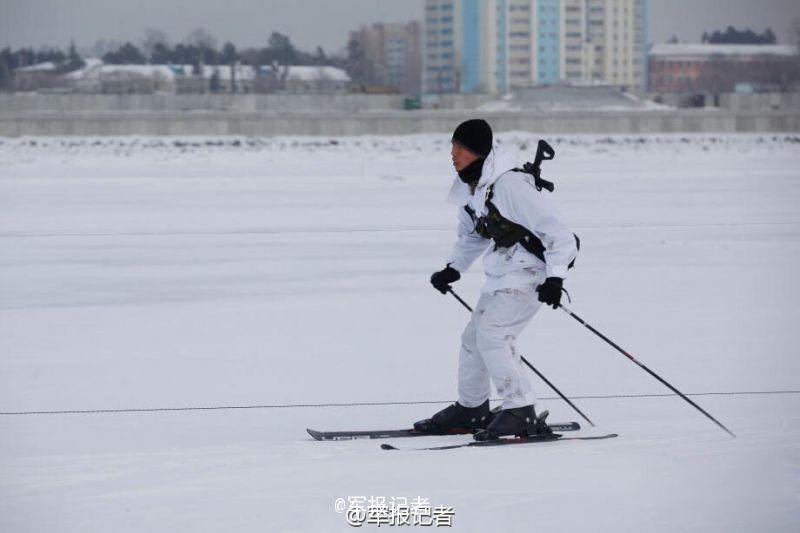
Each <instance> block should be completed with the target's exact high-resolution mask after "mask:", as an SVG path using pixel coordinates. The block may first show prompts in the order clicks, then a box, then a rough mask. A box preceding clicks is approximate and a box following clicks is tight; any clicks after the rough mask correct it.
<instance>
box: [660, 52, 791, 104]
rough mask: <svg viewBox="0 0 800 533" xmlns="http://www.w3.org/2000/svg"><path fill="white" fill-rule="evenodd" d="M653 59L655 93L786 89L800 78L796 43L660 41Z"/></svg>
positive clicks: (718, 92)
mask: <svg viewBox="0 0 800 533" xmlns="http://www.w3.org/2000/svg"><path fill="white" fill-rule="evenodd" d="M649 59H650V82H649V85H650V91H651V92H653V93H678V94H704V93H705V94H708V93H711V94H720V93H729V92H734V91H735V90H736V89H737V86H739V87H742V86H747V87H749V88H750V89H749V90H758V91H785V90H787V89H789V88H790V87H791V86H792V85H793V84H796V83H798V80H800V57H799V56H798V50H797V47H795V46H788V45H743V44H657V45H654V46H653V47H652V49H651V50H650V54H649Z"/></svg>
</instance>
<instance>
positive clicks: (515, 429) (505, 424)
mask: <svg viewBox="0 0 800 533" xmlns="http://www.w3.org/2000/svg"><path fill="white" fill-rule="evenodd" d="M549 414H550V413H549V412H548V411H542V414H540V415H539V416H538V417H537V416H536V409H534V407H533V406H532V405H526V406H525V407H516V408H514V409H503V410H502V411H500V412H499V413H498V414H497V415H495V416H494V417H492V421H491V422H490V423H489V425H488V426H486V429H482V430H480V431H476V432H475V437H474V438H475V440H477V441H486V440H495V439H499V438H500V437H507V436H510V435H513V436H516V437H521V438H524V439H525V438H529V437H537V438H541V437H549V436H550V435H552V434H553V430H552V429H550V426H548V425H547V416H548V415H549Z"/></svg>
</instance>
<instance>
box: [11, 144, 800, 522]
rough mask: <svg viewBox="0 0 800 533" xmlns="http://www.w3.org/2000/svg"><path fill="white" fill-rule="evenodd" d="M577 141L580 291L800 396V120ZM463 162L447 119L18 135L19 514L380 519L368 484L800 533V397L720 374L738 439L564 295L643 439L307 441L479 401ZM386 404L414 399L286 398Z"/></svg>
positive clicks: (568, 338) (693, 358)
mask: <svg viewBox="0 0 800 533" xmlns="http://www.w3.org/2000/svg"><path fill="white" fill-rule="evenodd" d="M500 137H501V139H502V140H503V142H504V143H507V144H508V145H510V146H512V147H514V149H515V150H517V151H519V153H520V156H521V157H524V156H528V157H529V158H532V152H533V149H534V147H535V141H536V138H537V137H536V136H535V135H532V134H526V133H517V134H504V135H501V136H500ZM548 140H549V141H550V142H551V144H553V146H554V147H555V148H556V151H557V157H556V159H555V160H554V161H552V162H548V163H545V165H544V168H545V176H546V177H548V178H550V179H553V180H554V181H555V183H556V193H555V194H556V195H557V197H558V201H559V203H560V205H561V207H562V210H563V211H564V213H565V215H566V217H567V219H568V220H569V221H570V222H571V223H572V225H573V227H574V229H575V231H576V232H577V233H578V234H579V235H580V236H581V238H582V242H583V250H582V253H581V255H580V257H579V260H578V264H577V267H576V269H575V270H574V271H572V272H571V277H570V279H569V280H568V281H567V287H568V288H569V289H570V292H571V294H572V296H573V299H574V304H573V305H572V308H573V310H574V311H575V312H577V313H578V314H580V315H582V316H584V318H586V319H587V320H589V321H590V322H591V323H593V324H594V325H595V326H596V327H598V328H599V329H600V330H601V331H603V332H605V333H607V334H608V335H609V336H611V337H612V338H613V339H614V340H616V341H618V342H619V343H620V344H622V346H623V347H625V348H627V349H629V350H630V351H632V352H633V353H634V354H635V355H636V356H637V357H638V358H639V359H640V360H641V361H643V362H644V363H645V364H647V365H649V366H650V367H651V368H652V369H653V370H655V371H656V372H658V373H660V374H661V375H662V376H663V377H665V378H666V379H668V380H670V381H672V382H673V383H674V384H675V385H677V386H678V387H679V388H681V389H682V390H683V391H685V392H688V393H714V392H716V393H724V392H753V391H791V390H794V391H797V390H800V353H798V349H797V346H798V342H797V323H798V319H799V318H800V312H798V304H797V302H798V301H800V283H799V282H798V281H799V280H798V267H797V264H798V262H800V139H799V138H797V137H792V136H788V137H787V136H770V135H764V136H721V137H714V136H661V137H626V138H622V137H613V138H602V137H569V138H557V137H553V138H549V139H548ZM451 179H452V169H451V167H450V165H449V145H448V137H447V136H446V135H442V136H414V137H397V138H348V139H336V140H334V139H312V138H287V139H244V138H241V139H239V138H235V139H234V138H208V139H206V138H202V139H199V138H194V139H181V140H175V139H169V138H163V139H158V138H124V139H74V138H63V139H41V138H38V139H34V138H28V139H0V412H2V413H3V414H1V415H0V531H4V532H5V531H9V532H29V531H31V532H39V531H43V532H44V531H48V532H49V531H68V532H73V531H74V532H77V531H80V532H87V531H92V532H94V531H116V532H127V531H148V532H150V531H169V532H174V531H181V532H183V531H186V532H194V531H237V532H238V531H315V532H316V531H349V530H351V528H350V526H348V525H346V522H345V517H344V515H343V514H339V513H337V512H335V510H334V505H335V502H336V500H337V498H345V499H347V498H348V497H353V496H364V497H370V496H378V497H380V496H383V497H385V498H386V499H387V501H389V500H390V499H391V498H393V497H394V498H399V497H406V498H408V499H409V500H412V499H414V498H417V497H422V498H427V499H428V501H429V502H430V503H431V505H433V506H439V505H444V506H452V507H453V510H454V513H455V516H454V518H453V526H454V529H455V530H457V531H503V532H516V531H520V532H522V531H524V532H533V531H615V532H620V531H623V532H627V531H631V532H633V531H637V532H638V531H696V532H707V531H720V532H722V531H725V532H730V531H742V532H745V531H747V532H750V531H798V530H800V395H798V394H791V393H782V394H778V393H773V394H730V395H703V396H695V397H694V399H695V400H696V401H697V402H699V403H700V405H702V406H704V407H705V408H707V409H708V410H709V411H710V412H711V413H712V414H714V415H716V416H718V417H719V418H720V419H721V420H722V421H723V422H724V423H726V424H727V425H728V426H729V427H730V428H731V429H732V430H733V431H734V432H736V433H737V435H738V438H737V439H732V438H731V437H729V436H728V435H726V434H725V433H724V432H722V431H721V430H720V429H719V428H717V427H716V426H714V425H713V424H712V423H711V422H709V421H708V420H707V419H705V418H704V417H703V416H702V415H700V414H699V413H697V412H696V411H695V410H693V409H692V408H691V407H690V406H688V405H687V404H686V403H685V402H683V401H681V400H680V399H678V398H676V397H674V396H672V397H664V396H653V397H614V398H602V397H603V396H612V395H618V396H627V395H640V394H661V393H665V392H668V391H667V390H666V389H665V388H664V387H662V386H661V385H660V384H658V383H657V382H656V381H655V380H653V379H652V378H651V377H649V376H647V375H646V374H645V373H644V372H642V371H641V369H639V368H638V367H636V366H635V365H634V364H632V363H631V362H630V361H628V360H627V359H625V358H624V357H622V356H621V355H619V354H618V353H616V352H614V351H613V350H612V349H611V348H609V347H608V346H607V345H605V344H603V343H602V342H601V341H600V340H598V339H597V338H596V337H594V336H592V335H591V334H590V333H589V332H588V331H587V330H585V329H584V328H582V327H581V326H580V325H578V324H577V323H576V322H574V321H573V320H572V319H570V318H569V317H568V316H567V315H565V314H564V313H561V312H556V311H553V310H550V309H546V310H542V312H541V313H540V314H539V315H538V316H537V317H536V318H535V319H534V321H533V323H532V324H531V326H530V327H529V328H528V330H526V331H525V333H524V334H523V335H522V337H521V339H520V342H519V344H520V348H521V349H522V351H523V352H524V354H525V355H526V356H527V357H528V358H529V359H530V360H531V361H532V362H533V363H534V364H535V365H536V366H537V367H538V368H539V369H540V370H541V371H542V372H543V373H544V374H545V375H546V376H548V377H549V378H550V379H551V380H552V381H553V382H555V383H556V384H557V385H558V386H560V388H561V389H562V390H563V391H565V392H566V393H568V394H569V395H571V396H575V397H586V396H592V397H595V398H585V399H579V400H576V402H577V403H578V404H579V406H580V407H581V408H582V409H583V410H585V411H586V412H587V413H588V414H589V415H590V417H592V418H593V419H594V420H595V422H597V424H598V428H597V429H596V430H591V429H589V430H585V431H582V432H581V433H582V434H594V433H600V432H609V431H614V432H618V433H619V434H620V437H619V438H617V439H614V440H610V441H597V442H580V441H578V442H562V443H546V444H538V445H532V446H523V447H518V448H517V447H514V448H512V449H506V448H503V449H499V448H497V449H460V450H451V451H444V452H387V451H383V450H381V449H379V447H378V444H379V442H380V441H352V442H316V441H312V440H311V439H310V437H308V435H307V434H306V433H305V428H306V427H314V428H317V429H357V428H374V427H380V428H389V427H404V426H408V425H409V424H410V423H411V422H413V421H414V420H417V419H419V418H423V417H425V416H427V415H429V414H431V413H432V412H434V411H435V410H438V409H439V408H441V407H443V406H444V405H446V402H447V401H450V400H452V399H453V398H454V395H455V366H456V355H457V349H458V342H459V333H460V330H461V328H462V327H463V325H464V324H465V322H466V321H467V319H468V316H467V314H466V312H465V311H464V310H463V309H462V308H461V307H460V306H459V305H458V304H457V303H456V302H455V301H454V300H453V299H452V298H449V297H444V296H442V295H440V294H439V293H437V292H435V291H434V290H433V289H432V288H431V287H430V286H429V284H428V277H429V275H430V273H431V272H432V271H434V270H436V269H439V268H441V267H442V266H443V265H442V259H443V258H444V256H445V254H446V253H447V251H448V249H449V246H450V243H451V239H452V237H453V227H454V212H453V208H452V207H450V206H448V205H446V204H445V203H444V202H443V197H444V195H445V192H446V191H447V189H448V187H449V184H450V180H451ZM480 285H481V274H480V269H479V265H476V266H475V267H473V270H472V271H471V272H470V273H469V274H467V275H466V276H465V278H464V279H462V281H460V282H459V283H458V284H457V285H456V290H457V291H458V292H459V293H460V294H461V295H462V296H463V297H465V298H466V299H467V300H468V301H471V302H474V301H475V300H476V299H477V294H478V290H479V288H480ZM534 383H535V385H536V387H537V390H538V391H539V392H540V395H541V396H543V397H552V396H553V393H552V392H551V391H549V390H547V389H546V386H545V385H543V384H542V383H541V382H539V381H538V380H536V379H534ZM372 402H398V404H395V405H360V406H336V407H316V406H306V407H287V406H290V405H293V404H305V405H313V404H328V403H338V404H347V403H372ZM399 402H431V403H418V404H400V403H399ZM437 402H438V403H437ZM541 403H542V405H543V406H544V407H545V408H547V409H549V410H550V412H551V419H552V420H579V418H577V416H576V415H575V414H574V413H573V412H572V411H571V410H570V409H569V407H568V406H566V405H565V404H564V403H563V402H561V401H557V400H548V399H544V400H542V402H541ZM270 405H271V406H282V407H271V408H267V407H264V408H253V409H230V410H196V411H159V412H117V413H113V412H112V413H92V414H89V413H84V414H9V413H19V412H31V411H65V410H98V409H104V410H114V409H131V408H140V409H149V408H163V407H167V408H171V407H176V408H180V407H213V406H270ZM584 425H586V424H584ZM467 440H468V437H466V436H465V437H425V438H420V439H406V440H405V441H402V440H396V441H393V442H394V444H396V445H398V446H399V445H401V444H402V445H406V446H409V445H411V446H419V445H436V444H443V443H451V442H462V441H467ZM365 527H366V526H365ZM383 527H384V528H387V527H386V526H383ZM387 529H393V528H387Z"/></svg>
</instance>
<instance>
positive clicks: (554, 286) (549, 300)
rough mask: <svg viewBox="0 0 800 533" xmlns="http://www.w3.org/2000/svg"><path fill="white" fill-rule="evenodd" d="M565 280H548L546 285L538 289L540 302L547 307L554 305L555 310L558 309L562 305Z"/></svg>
mask: <svg viewBox="0 0 800 533" xmlns="http://www.w3.org/2000/svg"><path fill="white" fill-rule="evenodd" d="M562 285H564V280H563V279H561V278H547V279H546V280H544V283H542V284H541V285H539V286H538V287H536V292H538V293H539V301H540V302H544V303H545V304H547V305H552V306H553V309H558V306H559V305H561V287H562Z"/></svg>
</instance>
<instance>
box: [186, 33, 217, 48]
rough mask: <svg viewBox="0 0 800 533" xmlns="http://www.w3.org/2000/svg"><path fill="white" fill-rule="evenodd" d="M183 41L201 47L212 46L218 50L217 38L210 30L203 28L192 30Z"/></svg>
mask: <svg viewBox="0 0 800 533" xmlns="http://www.w3.org/2000/svg"><path fill="white" fill-rule="evenodd" d="M183 42H184V43H186V44H189V45H194V46H197V47H199V48H210V49H212V50H216V48H217V40H216V39H215V38H214V36H213V35H211V33H210V32H209V31H208V30H205V29H203V28H197V29H194V30H192V31H190V32H189V34H188V35H187V36H186V38H185V39H184V40H183Z"/></svg>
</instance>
